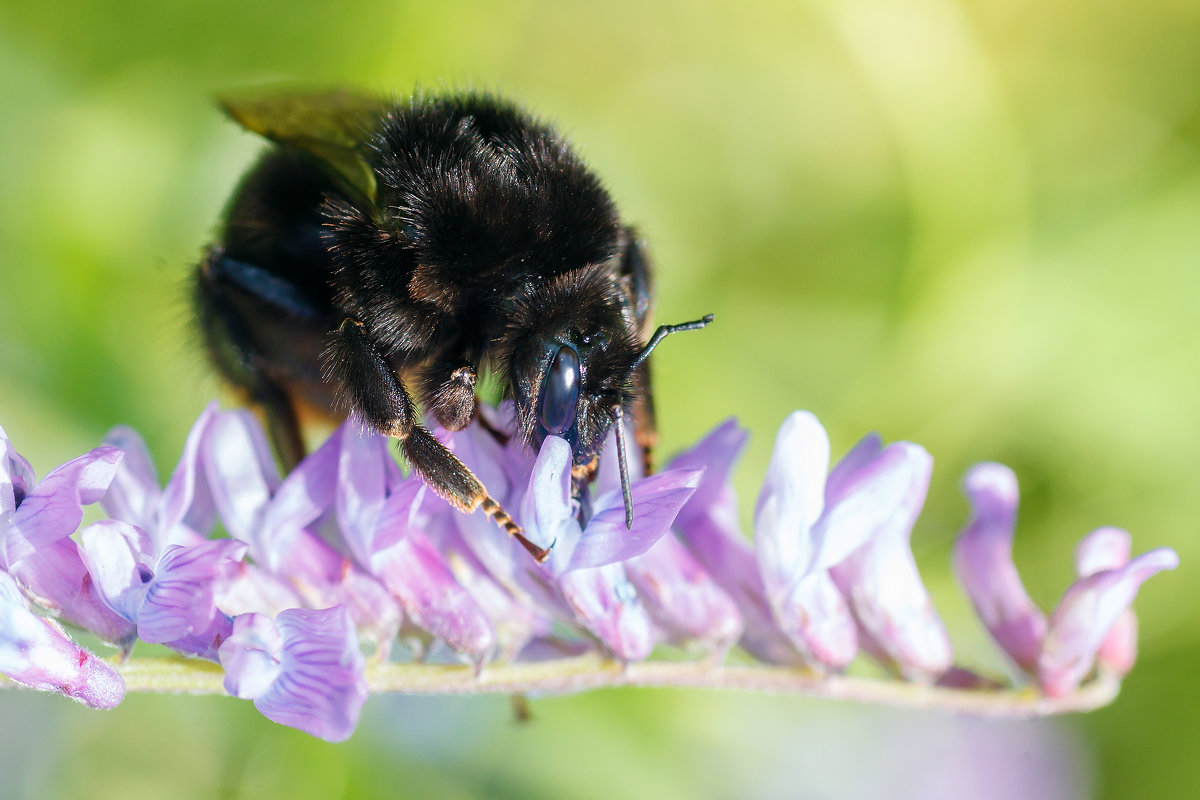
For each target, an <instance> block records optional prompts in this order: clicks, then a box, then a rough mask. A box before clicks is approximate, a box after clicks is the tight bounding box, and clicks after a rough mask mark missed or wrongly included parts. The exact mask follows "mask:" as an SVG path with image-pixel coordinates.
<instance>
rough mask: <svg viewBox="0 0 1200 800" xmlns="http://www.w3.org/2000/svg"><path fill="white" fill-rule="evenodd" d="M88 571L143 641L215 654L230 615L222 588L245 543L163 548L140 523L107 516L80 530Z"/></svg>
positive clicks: (227, 541) (212, 657) (222, 541)
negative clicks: (221, 605) (219, 600)
mask: <svg viewBox="0 0 1200 800" xmlns="http://www.w3.org/2000/svg"><path fill="white" fill-rule="evenodd" d="M79 538H80V542H81V543H82V553H83V558H84V562H85V563H86V564H87V567H88V571H89V572H90V574H91V575H92V578H93V580H94V581H95V583H96V587H97V589H98V590H99V591H100V593H101V595H102V596H103V597H104V599H105V601H106V602H107V603H108V604H109V606H111V607H112V608H113V610H115V611H116V612H117V613H118V614H120V615H121V616H122V617H124V618H125V619H127V620H129V621H130V622H133V623H135V624H136V625H137V632H138V637H139V638H141V639H142V640H143V641H146V642H152V643H155V644H165V645H166V646H168V647H170V648H172V649H174V650H177V651H179V652H181V653H186V654H188V655H194V656H199V657H200V658H207V659H210V660H214V661H215V660H216V657H217V647H219V646H220V644H221V642H222V641H224V640H225V639H226V638H228V637H229V634H230V632H231V630H232V620H231V619H230V618H229V617H228V616H227V615H225V614H224V613H222V612H221V611H219V610H218V609H217V605H216V597H215V595H216V592H217V587H219V586H220V585H221V584H222V583H223V582H224V581H225V580H227V578H228V575H229V573H230V570H231V569H232V568H233V567H234V565H236V564H237V563H239V562H240V561H241V559H242V556H243V555H244V554H245V552H246V545H244V544H243V543H241V542H238V541H234V540H232V539H215V540H211V541H201V542H199V543H197V544H191V545H179V544H171V545H167V546H166V547H165V548H163V549H162V550H161V551H160V550H158V548H156V547H155V546H154V543H153V542H152V541H151V539H150V536H149V535H148V534H147V533H146V532H145V531H143V530H141V529H140V528H136V527H134V526H133V525H130V524H128V523H125V522H119V521H117V520H101V521H100V522H95V523H93V524H91V525H89V526H87V527H86V528H84V529H83V530H82V531H81V532H80V534H79Z"/></svg>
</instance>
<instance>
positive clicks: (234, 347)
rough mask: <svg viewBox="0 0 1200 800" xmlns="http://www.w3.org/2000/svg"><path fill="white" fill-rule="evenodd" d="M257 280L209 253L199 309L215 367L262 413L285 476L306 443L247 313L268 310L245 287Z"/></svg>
mask: <svg viewBox="0 0 1200 800" xmlns="http://www.w3.org/2000/svg"><path fill="white" fill-rule="evenodd" d="M239 267H245V269H240V268H239ZM253 277H255V270H254V268H253V267H250V266H249V265H241V264H240V262H235V261H232V260H230V259H227V258H225V256H224V253H223V251H222V250H221V248H219V247H215V248H212V249H210V250H209V251H208V252H207V253H206V254H205V257H204V260H203V261H202V262H201V263H200V268H199V269H198V270H197V283H196V286H195V302H196V308H197V311H198V313H199V316H200V323H201V327H202V329H203V331H204V336H205V340H206V343H207V345H208V351H209V353H210V354H211V356H212V359H213V361H214V362H215V364H216V366H217V368H218V369H219V370H220V371H221V373H222V374H223V375H224V376H225V378H226V379H227V380H229V381H230V382H231V383H232V384H234V385H235V386H237V387H238V388H240V389H242V390H243V391H244V392H246V394H247V395H248V396H249V400H250V402H251V403H253V404H254V405H257V406H258V407H259V408H260V409H261V410H262V412H263V415H264V416H265V417H266V420H267V431H268V434H269V435H270V437H271V441H272V443H273V444H274V446H275V451H276V453H277V454H278V455H279V459H280V461H281V462H282V466H283V468H284V471H285V472H287V471H291V469H292V468H293V467H295V466H296V464H298V463H299V462H300V460H301V459H302V458H304V453H305V447H304V439H303V437H302V436H301V435H300V425H299V422H298V420H297V418H296V411H295V406H294V405H293V402H292V398H291V397H290V396H289V395H288V392H287V391H286V390H285V389H284V387H283V386H282V385H281V384H280V383H279V382H278V381H276V380H275V379H274V378H272V376H271V375H270V369H269V358H268V357H267V356H266V354H265V353H264V352H263V349H262V347H261V346H260V343H259V342H258V339H257V337H256V336H255V327H254V325H253V323H252V322H251V321H250V319H249V317H248V314H247V313H246V312H247V309H246V305H247V303H248V302H250V303H252V302H256V301H261V302H262V304H263V305H266V306H270V302H269V299H266V298H263V297H262V293H258V294H255V293H254V291H253V284H252V283H251V287H250V288H247V286H245V285H243V284H245V283H246V282H247V280H251V281H252V279H253ZM283 313H286V311H284V312H283Z"/></svg>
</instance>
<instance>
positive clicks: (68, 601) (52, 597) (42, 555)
mask: <svg viewBox="0 0 1200 800" xmlns="http://www.w3.org/2000/svg"><path fill="white" fill-rule="evenodd" d="M8 571H9V574H11V575H12V576H13V577H14V578H16V579H17V582H18V583H19V584H20V585H21V587H22V588H23V589H24V590H25V593H26V594H27V595H28V596H29V597H30V598H31V599H32V600H33V601H34V602H36V603H37V604H38V605H40V606H41V607H42V608H44V609H46V610H47V611H49V612H50V613H52V614H54V615H55V616H58V617H60V618H61V619H63V620H65V621H66V622H70V623H71V624H72V625H77V626H78V627H80V628H83V629H84V630H86V631H90V632H92V633H94V634H96V636H98V637H99V638H100V639H101V640H102V641H105V642H109V643H111V644H116V645H124V644H126V643H128V642H130V641H132V640H133V638H134V635H135V633H136V628H135V627H134V625H133V623H132V622H130V621H129V620H127V619H125V618H124V617H122V616H121V615H120V614H118V613H117V612H115V611H113V610H112V609H111V608H110V607H109V606H108V603H106V602H105V601H104V598H103V597H101V595H100V592H99V590H98V589H97V588H96V583H95V581H93V580H92V576H91V575H90V574H89V573H88V570H87V567H86V566H84V563H83V559H82V558H81V557H80V555H79V547H78V546H77V545H76V544H75V540H73V539H69V538H68V539H60V540H58V541H57V542H55V543H54V544H52V545H50V546H49V547H44V548H42V549H41V550H38V551H37V552H36V553H34V554H33V555H31V556H29V557H28V558H23V559H21V560H20V561H18V562H17V563H16V564H13V565H12V566H11V567H9V570H8Z"/></svg>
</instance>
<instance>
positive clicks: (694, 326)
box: [631, 314, 713, 371]
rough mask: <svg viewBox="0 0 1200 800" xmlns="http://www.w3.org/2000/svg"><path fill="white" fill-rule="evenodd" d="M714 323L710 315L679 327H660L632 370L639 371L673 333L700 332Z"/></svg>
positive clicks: (638, 356)
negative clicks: (652, 353) (660, 344)
mask: <svg viewBox="0 0 1200 800" xmlns="http://www.w3.org/2000/svg"><path fill="white" fill-rule="evenodd" d="M712 321H713V315H712V314H708V315H707V316H705V317H703V318H702V319H696V320H692V321H691V322H681V323H679V324H678V325H659V326H658V330H656V331H655V332H654V335H653V336H651V337H650V341H648V342H646V346H645V347H643V348H642V352H640V353H638V355H637V358H635V359H634V360H633V367H632V369H637V368H638V367H639V366H640V365H641V363H642V362H643V361H645V360H646V359H647V358H649V357H650V353H651V352H653V351H654V348H656V347H658V343H659V342H661V341H662V340H663V339H665V338H667V337H668V336H670V335H671V334H672V333H679V332H680V331H698V330H700V329H701V328H703V327H704V326H706V325H708V323H710V322H712ZM632 369H631V371H632Z"/></svg>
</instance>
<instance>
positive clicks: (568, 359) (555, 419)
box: [538, 345, 580, 436]
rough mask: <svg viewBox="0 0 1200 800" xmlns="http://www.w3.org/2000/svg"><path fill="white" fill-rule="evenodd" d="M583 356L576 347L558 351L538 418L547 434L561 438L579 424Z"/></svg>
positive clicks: (545, 380)
mask: <svg viewBox="0 0 1200 800" xmlns="http://www.w3.org/2000/svg"><path fill="white" fill-rule="evenodd" d="M579 383H580V378H579V354H578V353H576V352H575V348H573V347H570V346H569V345H563V346H562V347H560V348H558V353H556V354H555V356H554V360H553V361H552V362H550V370H549V372H547V373H546V377H545V379H544V380H543V381H542V391H541V398H540V401H539V402H540V407H539V408H538V416H540V417H541V420H542V428H544V429H545V431H546V433H548V434H551V435H553V436H559V435H561V434H563V433H566V432H567V431H568V430H569V429H570V428H571V426H572V425H573V424H575V408H576V406H577V405H578V404H579Z"/></svg>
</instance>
